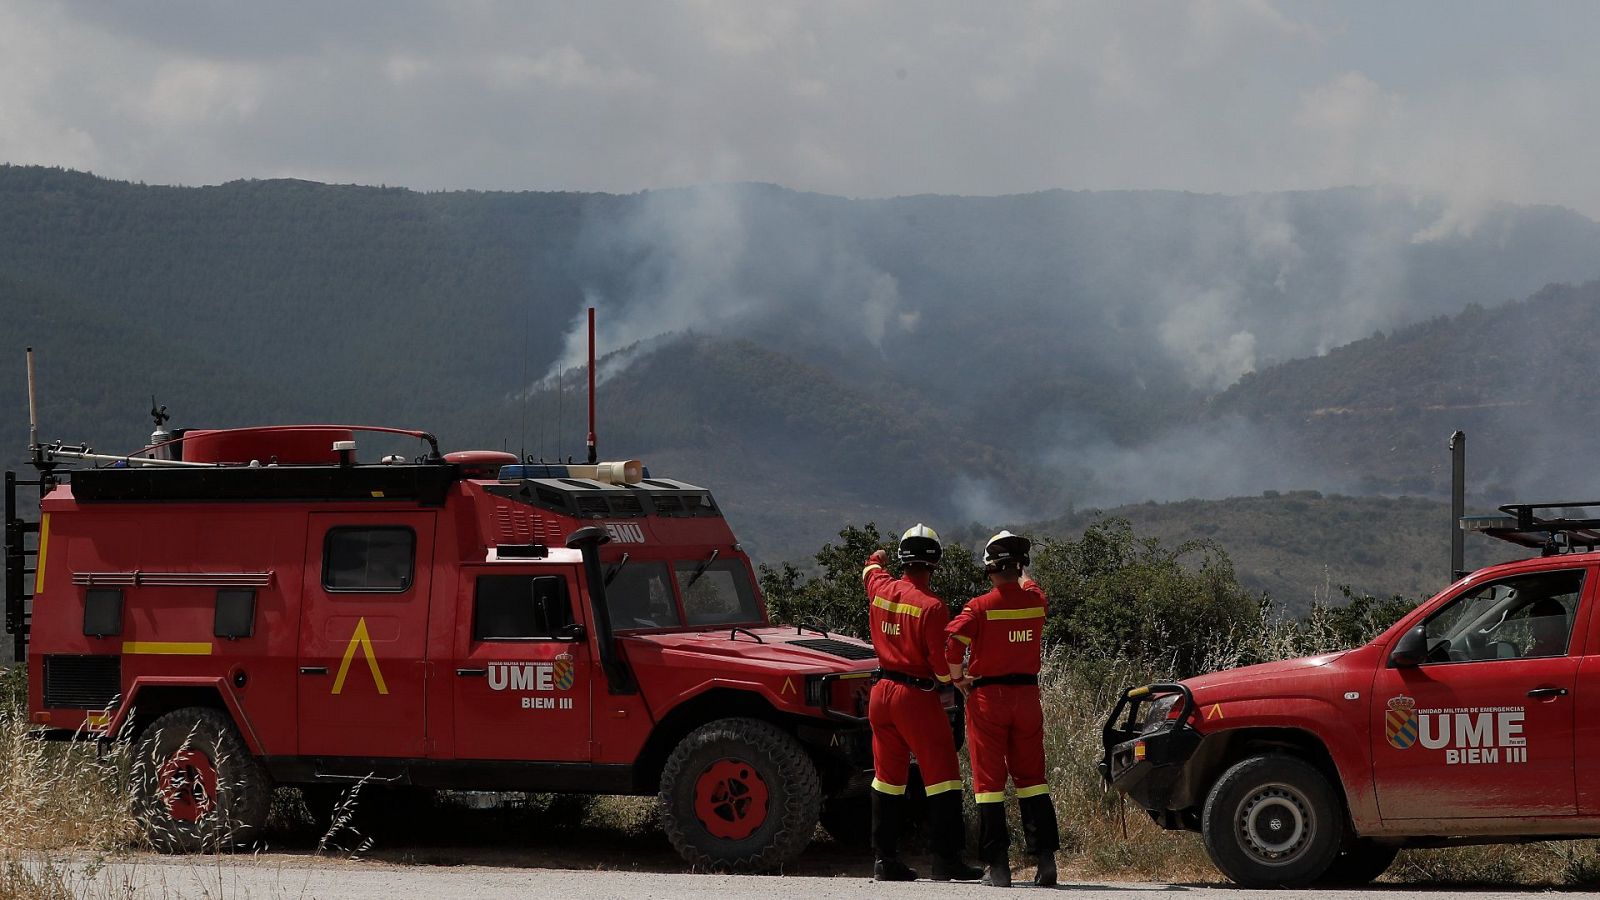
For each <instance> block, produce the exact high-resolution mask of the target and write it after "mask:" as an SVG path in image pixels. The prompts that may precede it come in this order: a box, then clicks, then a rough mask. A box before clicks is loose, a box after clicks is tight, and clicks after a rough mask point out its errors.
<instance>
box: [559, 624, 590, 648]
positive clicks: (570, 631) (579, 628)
mask: <svg viewBox="0 0 1600 900" xmlns="http://www.w3.org/2000/svg"><path fill="white" fill-rule="evenodd" d="M587 634H588V632H587V631H585V630H584V628H583V623H582V622H573V623H572V624H571V625H568V626H566V627H565V628H562V629H561V630H560V631H557V632H556V640H558V641H561V642H562V643H564V644H578V643H582V642H583V638H584V636H585V635H587Z"/></svg>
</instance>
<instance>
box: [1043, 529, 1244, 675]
mask: <svg viewBox="0 0 1600 900" xmlns="http://www.w3.org/2000/svg"><path fill="white" fill-rule="evenodd" d="M1033 575H1034V577H1035V578H1036V579H1038V581H1039V584H1040V586H1041V587H1043V588H1044V591H1045V594H1046V595H1047V596H1048V597H1050V600H1051V603H1050V614H1049V619H1048V621H1047V622H1046V625H1045V639H1046V641H1047V642H1048V643H1052V644H1055V645H1057V646H1059V647H1061V648H1062V650H1063V651H1065V652H1066V653H1068V654H1071V655H1073V656H1075V657H1080V658H1088V659H1101V660H1108V661H1109V660H1115V659H1135V660H1141V661H1148V662H1151V663H1156V664H1158V665H1159V667H1160V668H1162V669H1166V670H1169V671H1171V672H1172V673H1174V674H1175V675H1177V676H1178V677H1188V676H1190V675H1194V674H1197V673H1198V672H1199V671H1201V670H1202V668H1203V667H1204V663H1205V662H1206V660H1207V658H1208V656H1209V655H1210V653H1209V650H1210V648H1211V647H1212V646H1213V645H1214V643H1215V641H1216V639H1217V637H1218V635H1226V634H1229V633H1232V632H1234V631H1236V630H1238V629H1241V628H1249V627H1255V623H1256V622H1258V621H1259V619H1260V611H1261V607H1262V604H1263V603H1264V602H1265V598H1264V597H1261V598H1258V597H1252V596H1250V595H1249V593H1247V592H1246V591H1245V590H1244V589H1243V588H1241V587H1240V586H1239V581H1238V579H1237V578H1236V577H1235V575H1234V570H1233V563H1232V562H1231V561H1230V560H1229V559H1228V554H1227V552H1226V551H1224V550H1223V549H1222V548H1221V547H1220V546H1219V545H1217V544H1216V543H1214V542H1212V541H1184V542H1183V543H1181V544H1178V545H1177V546H1175V547H1165V546H1162V544H1161V542H1160V541H1159V540H1157V539H1155V538H1141V537H1139V536H1138V535H1136V534H1135V533H1134V530H1133V526H1132V525H1131V524H1129V523H1128V521H1127V520H1125V519H1115V518H1112V519H1104V520H1101V521H1099V522H1096V523H1094V524H1093V525H1090V526H1089V527H1088V528H1087V529H1086V530H1085V531H1084V533H1083V537H1081V538H1079V539H1077V540H1058V539H1054V538H1046V539H1044V540H1043V541H1041V542H1039V543H1038V544H1037V545H1036V546H1035V549H1034V554H1033Z"/></svg>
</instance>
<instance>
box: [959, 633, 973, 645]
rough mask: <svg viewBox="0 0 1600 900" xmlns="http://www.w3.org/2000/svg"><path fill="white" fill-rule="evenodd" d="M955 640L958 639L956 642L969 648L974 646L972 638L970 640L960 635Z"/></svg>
mask: <svg viewBox="0 0 1600 900" xmlns="http://www.w3.org/2000/svg"><path fill="white" fill-rule="evenodd" d="M955 638H956V640H958V641H960V642H961V643H963V644H966V645H967V646H969V647H970V646H972V638H969V637H967V636H966V635H964V634H958V635H956V636H955Z"/></svg>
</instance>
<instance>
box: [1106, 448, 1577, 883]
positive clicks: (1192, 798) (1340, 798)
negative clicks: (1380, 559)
mask: <svg viewBox="0 0 1600 900" xmlns="http://www.w3.org/2000/svg"><path fill="white" fill-rule="evenodd" d="M1460 438H1461V435H1460V434H1459V433H1457V435H1456V439H1457V440H1459V439H1460ZM1452 446H1453V447H1455V446H1457V444H1455V443H1453V444H1452ZM1456 469H1457V476H1458V477H1457V485H1458V487H1457V493H1456V497H1457V499H1456V504H1455V507H1456V515H1457V521H1458V522H1459V526H1458V528H1457V529H1456V530H1455V538H1456V539H1455V541H1454V543H1455V547H1456V552H1455V558H1454V563H1455V564H1454V569H1455V570H1456V572H1455V574H1456V576H1457V577H1456V580H1455V582H1454V583H1453V584H1451V585H1450V586H1449V587H1447V588H1445V589H1444V590H1443V591H1441V592H1440V593H1439V594H1437V595H1436V596H1434V597H1433V598H1432V599H1430V600H1427V601H1425V602H1423V603H1422V604H1420V605H1419V606H1417V608H1416V609H1415V610H1413V611H1412V612H1410V613H1408V614H1407V615H1405V616H1404V617H1402V618H1401V619H1400V620H1399V621H1398V622H1396V623H1395V624H1394V625H1393V626H1392V627H1391V628H1389V629H1388V630H1386V631H1385V632H1384V633H1383V634H1381V635H1379V636H1378V637H1377V638H1376V639H1375V640H1373V641H1372V642H1371V643H1369V644H1367V645H1366V646H1364V647H1359V648H1356V649H1354V650H1349V651H1346V652H1342V653H1334V654H1330V655H1325V656H1318V657H1312V658H1308V659H1293V660H1287V661H1283V662H1273V663H1267V664H1264V665H1257V666H1247V667H1244V668H1240V669H1234V670H1231V671H1225V672H1216V673H1212V674H1209V675H1202V676H1200V677H1198V678H1191V679H1188V680H1186V681H1182V682H1177V683H1167V684H1152V685H1144V686H1140V687H1135V688H1131V689H1129V690H1127V691H1126V692H1124V694H1123V696H1122V697H1121V699H1120V700H1119V701H1118V703H1117V704H1116V706H1115V708H1114V709H1113V710H1112V712H1111V714H1110V716H1109V718H1108V719H1107V721H1106V724H1105V729H1104V735H1103V741H1104V750H1105V756H1104V759H1103V761H1102V762H1101V764H1100V767H1101V772H1102V774H1103V775H1104V776H1105V778H1106V780H1107V781H1108V782H1109V783H1110V784H1111V785H1112V786H1114V787H1116V788H1117V789H1118V790H1120V791H1122V792H1123V793H1125V794H1126V795H1127V796H1129V797H1132V798H1133V799H1134V800H1135V802H1137V803H1138V804H1139V805H1140V806H1142V807H1143V808H1144V809H1145V810H1146V811H1148V812H1149V814H1150V816H1151V818H1153V819H1154V820H1155V821H1156V822H1157V823H1159V824H1160V825H1161V826H1162V827H1164V828H1168V829H1187V830H1191V831H1198V832H1200V833H1201V834H1202V836H1203V840H1204V843H1205V847H1206V851H1207V853H1208V854H1209V856H1210V857H1211V860H1212V862H1213V863H1215V864H1216V866H1217V868H1218V869H1219V870H1221V871H1222V873H1223V874H1224V875H1226V876H1228V878H1230V879H1232V880H1233V881H1235V882H1238V883H1239V884H1242V885H1246V886H1252V887H1280V886H1282V887H1294V886H1302V885H1307V884H1311V883H1323V884H1347V885H1353V884H1359V883H1365V882H1368V881H1371V880H1372V879H1374V878H1377V877H1378V876H1379V875H1381V874H1382V873H1383V872H1384V870H1386V869H1387V868H1388V867H1389V865H1390V863H1391V862H1393V860H1394V858H1395V855H1396V853H1398V852H1399V850H1400V849H1401V848H1404V847H1440V846H1449V845H1456V844H1487V843H1508V842H1521V841H1536V840H1552V839H1558V838H1574V837H1595V836H1600V782H1597V781H1596V780H1595V779H1594V778H1592V777H1588V776H1587V775H1586V774H1585V773H1586V772H1587V771H1588V764H1587V763H1585V762H1584V760H1586V759H1592V758H1593V757H1592V756H1591V754H1590V753H1589V750H1590V749H1592V748H1594V747H1595V746H1597V741H1596V738H1600V716H1597V715H1596V714H1595V713H1596V712H1597V711H1600V616H1596V615H1595V614H1594V610H1595V607H1596V605H1597V604H1600V553H1597V552H1596V548H1597V547H1600V518H1594V517H1593V516H1591V515H1588V514H1585V513H1584V512H1583V511H1584V510H1585V509H1590V508H1595V507H1600V502H1569V503H1556V504H1512V505H1507V506H1503V507H1501V508H1500V509H1501V513H1500V514H1499V515H1493V516H1467V517H1461V516H1460V511H1461V501H1460V497H1461V492H1460V487H1459V485H1460V477H1459V473H1460V463H1459V456H1458V462H1457V466H1456ZM1574 513H1577V514H1576V515H1574ZM1463 531H1476V532H1480V533H1483V534H1487V535H1490V536H1492V537H1498V538H1501V539H1504V540H1507V541H1511V542H1513V543H1515V544H1518V545H1520V546H1523V547H1527V548H1534V549H1539V550H1542V551H1543V555H1541V556H1539V557H1537V558H1533V559H1523V560H1517V561H1514V562H1509V563H1504V564H1501V565H1495V566H1489V567H1487V568H1484V569H1480V570H1479V571H1477V572H1473V573H1466V572H1461V571H1459V570H1460V568H1461V563H1460V549H1459V548H1460V542H1459V538H1460V535H1461V534H1462V532H1463Z"/></svg>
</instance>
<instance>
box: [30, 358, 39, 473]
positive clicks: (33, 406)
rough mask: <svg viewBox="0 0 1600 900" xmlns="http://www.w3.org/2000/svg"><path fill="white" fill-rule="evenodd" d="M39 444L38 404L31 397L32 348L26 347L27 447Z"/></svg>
mask: <svg viewBox="0 0 1600 900" xmlns="http://www.w3.org/2000/svg"><path fill="white" fill-rule="evenodd" d="M37 446H39V406H38V404H37V402H36V401H35V400H34V397H33V348H32V347H29V348H28V447H29V448H30V449H31V448H34V447H37Z"/></svg>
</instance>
